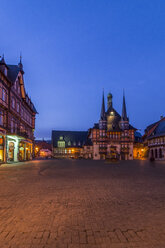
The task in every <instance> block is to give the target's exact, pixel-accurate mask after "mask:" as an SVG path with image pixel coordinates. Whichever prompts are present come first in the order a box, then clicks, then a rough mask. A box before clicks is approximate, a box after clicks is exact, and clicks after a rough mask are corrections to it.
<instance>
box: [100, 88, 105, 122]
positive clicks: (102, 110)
mask: <svg viewBox="0 0 165 248" xmlns="http://www.w3.org/2000/svg"><path fill="white" fill-rule="evenodd" d="M100 119H101V120H105V103H104V89H103V97H102V106H101V115H100Z"/></svg>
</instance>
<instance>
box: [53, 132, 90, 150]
mask: <svg viewBox="0 0 165 248" xmlns="http://www.w3.org/2000/svg"><path fill="white" fill-rule="evenodd" d="M87 136H88V131H58V130H53V131H52V144H53V147H57V142H58V141H59V140H60V137H62V139H63V140H64V141H65V147H82V146H83V145H84V144H85V142H86V140H87ZM69 142H70V145H69Z"/></svg>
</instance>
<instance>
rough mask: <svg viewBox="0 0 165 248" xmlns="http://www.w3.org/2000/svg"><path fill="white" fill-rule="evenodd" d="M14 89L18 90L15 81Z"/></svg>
mask: <svg viewBox="0 0 165 248" xmlns="http://www.w3.org/2000/svg"><path fill="white" fill-rule="evenodd" d="M14 89H15V90H16V89H17V82H16V81H15V83H14Z"/></svg>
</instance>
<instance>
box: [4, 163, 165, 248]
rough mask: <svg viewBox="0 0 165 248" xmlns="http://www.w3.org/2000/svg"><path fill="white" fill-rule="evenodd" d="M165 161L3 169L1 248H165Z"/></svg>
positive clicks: (23, 165)
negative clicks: (152, 163) (153, 164)
mask: <svg viewBox="0 0 165 248" xmlns="http://www.w3.org/2000/svg"><path fill="white" fill-rule="evenodd" d="M164 185H165V162H155V166H154V167H152V166H151V164H150V162H148V161H122V162H120V163H118V164H113V163H111V164H105V163H104V161H87V160H74V161H73V160H50V161H49V160H46V161H33V162H29V163H25V164H24V163H22V164H19V165H17V166H15V167H14V166H11V168H10V167H3V168H1V167H0V248H164V247H165V222H164V219H165V187H164Z"/></svg>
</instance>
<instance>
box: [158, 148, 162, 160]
mask: <svg viewBox="0 0 165 248" xmlns="http://www.w3.org/2000/svg"><path fill="white" fill-rule="evenodd" d="M159 158H162V149H161V148H160V149H159Z"/></svg>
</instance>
